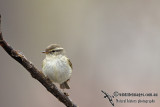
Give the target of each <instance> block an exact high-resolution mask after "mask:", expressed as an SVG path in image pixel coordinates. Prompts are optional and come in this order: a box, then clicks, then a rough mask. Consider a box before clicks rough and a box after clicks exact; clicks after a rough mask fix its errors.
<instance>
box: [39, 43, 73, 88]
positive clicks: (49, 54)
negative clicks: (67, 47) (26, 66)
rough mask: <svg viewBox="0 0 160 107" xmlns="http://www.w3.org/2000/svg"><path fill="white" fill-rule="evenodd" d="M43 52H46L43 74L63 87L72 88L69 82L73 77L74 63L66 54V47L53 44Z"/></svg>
mask: <svg viewBox="0 0 160 107" xmlns="http://www.w3.org/2000/svg"><path fill="white" fill-rule="evenodd" d="M42 53H45V54H46V58H45V59H44V60H43V67H42V72H43V74H44V75H45V76H47V77H48V78H49V79H50V80H51V81H52V82H54V83H58V84H60V88H61V89H70V87H69V85H68V84H67V82H68V80H69V79H70V78H71V74H72V63H71V62H70V60H69V59H68V58H67V57H66V56H65V55H64V49H63V48H62V47H60V46H59V45H57V44H51V45H49V46H48V47H47V48H46V50H45V51H43V52H42Z"/></svg>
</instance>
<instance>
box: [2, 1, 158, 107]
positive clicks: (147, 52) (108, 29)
mask: <svg viewBox="0 0 160 107" xmlns="http://www.w3.org/2000/svg"><path fill="white" fill-rule="evenodd" d="M0 14H1V15H2V32H3V36H4V38H5V40H6V41H7V42H8V43H9V44H11V45H12V46H13V47H14V48H15V49H16V50H20V51H22V52H23V53H24V55H25V56H26V57H27V59H28V60H30V61H31V62H32V63H33V64H34V65H35V66H36V67H37V68H38V69H39V70H41V68H42V60H43V59H44V58H45V55H44V54H42V53H41V52H42V51H43V50H44V49H45V48H46V47H47V46H48V45H49V44H51V43H57V44H60V45H61V46H62V47H64V49H65V51H66V55H67V56H68V57H69V58H70V59H71V62H72V63H73V74H72V78H71V81H70V82H69V85H70V87H71V89H70V90H66V92H67V93H69V95H70V98H71V99H72V100H73V102H74V103H76V104H77V105H79V106H80V107H112V105H111V104H110V102H109V101H108V99H104V98H103V97H104V94H103V93H102V92H101V90H104V91H105V92H107V93H109V94H110V95H112V94H113V92H114V91H118V92H135V93H140V92H142V93H151V92H152V93H159V90H160V85H159V84H160V80H159V78H160V1H158V0H152V1H151V0H116V1H115V0H0ZM58 88H59V85H58ZM117 98H118V99H126V98H127V97H117ZM129 98H130V99H154V100H155V103H151V104H148V103H147V104H146V103H142V104H135V103H126V104H124V103H116V100H115V99H116V98H114V103H115V106H116V107H135V106H136V107H151V106H152V107H159V106H160V102H159V99H160V97H159V96H158V97H138V98H137V97H129ZM53 106H54V107H64V105H63V104H62V103H60V102H59V101H58V100H57V99H56V98H55V97H54V96H52V95H51V94H50V93H49V92H48V91H47V90H46V89H45V88H44V87H43V86H42V85H41V84H40V83H39V82H38V81H37V80H35V79H33V78H32V77H31V75H30V74H29V73H28V72H27V71H26V70H25V69H24V68H23V67H22V66H21V65H20V64H19V63H17V62H16V61H15V60H13V59H12V58H11V57H10V56H9V55H7V53H6V52H5V51H4V50H3V49H2V48H0V107H53Z"/></svg>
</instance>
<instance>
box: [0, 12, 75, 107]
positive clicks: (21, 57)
mask: <svg viewBox="0 0 160 107" xmlns="http://www.w3.org/2000/svg"><path fill="white" fill-rule="evenodd" d="M0 25H1V15H0ZM0 45H1V46H2V47H3V49H4V50H5V51H6V52H7V53H8V54H9V55H10V56H11V57H12V58H13V59H15V60H16V61H17V62H19V63H20V64H21V65H22V66H23V67H24V68H25V69H27V71H28V72H30V74H31V75H32V77H33V78H35V79H37V80H38V81H39V82H40V83H41V84H42V85H43V86H44V87H46V89H47V90H48V91H49V92H50V93H51V94H52V95H54V96H55V97H56V98H57V99H58V100H59V101H60V102H62V103H63V104H64V105H66V106H67V107H77V105H75V104H74V103H73V102H72V101H71V100H70V99H69V97H68V96H66V95H65V94H64V93H62V92H61V91H60V90H59V89H58V88H57V87H56V86H55V85H54V84H53V83H52V82H51V81H50V80H49V79H48V78H47V77H45V76H44V74H43V73H42V72H41V71H39V70H38V69H37V68H36V67H35V66H34V65H33V64H32V63H31V62H30V61H28V60H27V58H26V57H25V56H24V55H23V54H22V53H21V52H19V51H16V50H14V49H13V48H12V47H11V46H10V45H9V44H8V43H7V42H6V41H5V40H4V39H3V36H2V32H1V29H0Z"/></svg>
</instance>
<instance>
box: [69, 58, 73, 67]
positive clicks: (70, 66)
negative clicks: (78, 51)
mask: <svg viewBox="0 0 160 107" xmlns="http://www.w3.org/2000/svg"><path fill="white" fill-rule="evenodd" d="M68 63H69V65H70V67H71V68H72V69H73V66H72V63H71V61H70V59H68Z"/></svg>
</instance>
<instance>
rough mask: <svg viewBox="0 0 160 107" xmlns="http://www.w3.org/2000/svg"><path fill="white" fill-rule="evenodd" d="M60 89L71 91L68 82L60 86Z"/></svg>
mask: <svg viewBox="0 0 160 107" xmlns="http://www.w3.org/2000/svg"><path fill="white" fill-rule="evenodd" d="M60 88H61V89H65V88H66V89H70V87H69V85H68V84H67V81H66V82H64V83H62V84H60Z"/></svg>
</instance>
